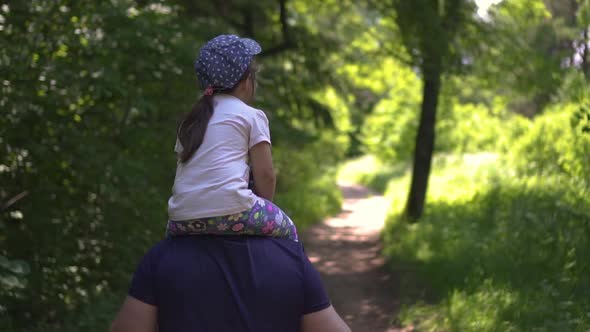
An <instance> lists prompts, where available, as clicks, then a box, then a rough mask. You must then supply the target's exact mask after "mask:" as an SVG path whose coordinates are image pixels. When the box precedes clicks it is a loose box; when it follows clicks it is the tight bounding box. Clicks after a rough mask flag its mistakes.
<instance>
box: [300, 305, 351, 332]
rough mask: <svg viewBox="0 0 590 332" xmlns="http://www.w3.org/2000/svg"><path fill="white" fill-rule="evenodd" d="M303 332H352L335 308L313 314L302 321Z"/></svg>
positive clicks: (304, 317) (305, 316)
mask: <svg viewBox="0 0 590 332" xmlns="http://www.w3.org/2000/svg"><path fill="white" fill-rule="evenodd" d="M301 332H350V328H349V327H348V325H346V323H345V322H344V321H343V320H342V318H340V316H339V315H338V313H336V310H334V307H332V306H329V307H327V308H326V309H323V310H320V311H316V312H312V313H311V314H307V315H304V316H303V318H302V319H301Z"/></svg>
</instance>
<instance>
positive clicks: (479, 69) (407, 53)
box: [0, 0, 590, 331]
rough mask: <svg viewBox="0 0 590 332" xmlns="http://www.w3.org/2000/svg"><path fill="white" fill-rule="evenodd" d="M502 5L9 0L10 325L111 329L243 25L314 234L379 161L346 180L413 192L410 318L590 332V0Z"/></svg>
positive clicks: (292, 203)
mask: <svg viewBox="0 0 590 332" xmlns="http://www.w3.org/2000/svg"><path fill="white" fill-rule="evenodd" d="M482 3H483V1H482V2H479V1H476V2H473V1H467V0H464V1H459V0H453V1H451V0H449V1H426V0H424V1H412V2H408V1H393V0H392V1H369V2H366V3H365V2H363V3H362V4H360V3H355V2H353V1H315V0H311V1H303V0H263V1H257V2H250V1H240V0H236V1H225V2H223V3H222V4H216V3H213V2H201V1H190V0H160V1H156V0H153V1H151V0H147V1H146V0H143V1H139V0H136V1H133V0H110V1H90V0H87V1H86V0H83V1H67V0H56V1H48V0H30V1H2V2H1V5H0V35H1V37H0V43H1V47H0V73H1V74H0V80H1V84H2V86H1V91H2V93H1V95H0V111H1V115H2V116H0V209H1V211H0V330H2V331H22V330H24V331H54V330H55V331H58V330H59V331H82V330H84V331H102V330H104V328H105V326H106V325H107V324H108V322H109V320H110V319H111V317H112V315H113V312H114V310H116V307H117V306H118V305H119V301H120V300H121V298H122V296H123V294H124V292H125V288H126V287H127V283H128V282H129V277H130V273H131V272H132V271H133V269H134V268H135V264H136V263H137V260H138V258H139V257H140V256H141V255H142V254H143V253H144V252H145V250H146V249H147V248H148V247H149V246H150V245H152V244H153V243H155V242H156V241H158V240H159V239H161V238H162V236H163V233H164V225H165V222H166V200H167V198H168V196H169V194H170V187H171V185H172V180H173V176H174V167H175V157H174V154H173V146H174V141H175V137H174V135H175V127H176V124H177V121H178V119H179V117H180V116H181V115H182V114H183V113H184V112H186V111H188V110H189V109H190V107H191V104H192V103H193V102H194V101H195V100H196V98H197V97H198V96H199V91H198V90H197V88H196V79H195V77H194V74H193V70H192V62H193V60H194V58H195V56H196V54H197V51H198V48H199V46H200V45H201V44H202V43H203V42H205V41H206V40H208V39H209V38H211V37H213V36H215V35H217V34H221V33H237V34H239V35H242V36H249V37H253V38H255V39H256V40H258V41H259V42H260V44H261V45H262V47H263V49H264V52H263V53H262V54H261V55H260V57H259V58H258V61H259V62H260V63H261V64H262V67H263V69H262V71H261V73H260V79H259V97H258V100H257V102H256V106H257V107H259V108H261V109H263V110H265V111H266V112H267V114H268V116H269V119H270V122H271V131H272V136H273V153H274V158H275V164H276V169H277V173H278V188H277V189H278V196H277V201H278V203H279V205H281V206H282V207H283V208H284V209H285V210H287V211H288V212H289V214H291V216H292V217H293V219H294V220H295V221H296V223H297V224H298V225H299V227H300V228H304V227H305V226H307V225H309V224H312V223H314V222H316V221H318V220H320V219H321V218H322V217H324V216H326V215H329V214H332V213H335V212H337V211H338V210H339V205H340V194H339V192H338V189H337V186H336V169H337V166H338V165H339V164H340V163H341V162H342V161H344V160H345V158H347V157H357V156H359V155H361V154H365V153H366V154H371V155H373V156H374V157H372V158H373V159H367V158H365V159H362V160H361V168H362V171H359V170H355V169H354V164H352V166H349V167H347V168H346V169H345V172H344V173H348V176H349V177H354V178H355V179H356V180H358V181H361V182H364V183H366V184H369V185H371V186H374V187H375V188H377V189H381V190H383V191H386V192H387V195H388V197H389V198H390V199H391V201H392V208H391V212H390V217H389V220H388V226H387V228H386V229H385V230H384V232H383V239H384V241H385V251H384V254H385V255H386V256H387V257H388V259H389V261H390V263H391V267H392V269H393V270H394V271H398V272H399V273H402V275H403V276H404V278H402V280H404V283H406V284H405V286H408V287H404V289H407V290H408V292H407V293H405V294H403V295H404V303H406V307H405V309H404V310H403V311H402V315H401V316H400V317H399V320H400V321H403V322H404V323H406V324H410V323H413V324H417V325H418V326H420V327H421V328H422V329H423V330H435V331H439V330H440V331H531V330H538V331H545V330H547V331H549V330H559V331H570V330H571V331H585V330H587V329H588V328H590V316H589V314H590V302H589V301H588V299H589V298H590V288H589V285H590V277H589V275H590V274H589V272H590V263H588V262H590V240H589V239H590V214H589V211H590V199H589V197H590V194H589V193H590V88H588V79H589V78H590V59H589V57H590V54H589V52H590V44H589V35H588V27H589V25H590V2H588V1H585V0H568V1H562V0H545V1H541V0H504V1H503V2H500V3H499V4H497V5H495V6H492V7H491V8H490V10H489V12H487V14H486V13H485V12H484V11H483V7H479V6H481V5H482ZM478 9H480V11H479V12H478ZM426 22H428V24H426ZM433 57H434V58H433ZM437 57H438V58H437ZM433 84H434V86H433ZM428 98H435V99H429V100H430V101H428V100H427V99H428ZM433 101H435V102H434V103H433ZM425 104H427V105H425ZM433 106H434V107H433ZM425 107H426V111H427V112H431V113H430V114H431V116H434V118H431V123H430V124H431V125H432V128H431V129H428V128H426V127H424V123H423V122H422V126H423V129H424V128H426V129H425V130H426V136H427V137H426V138H427V139H426V141H424V140H421V139H420V137H421V136H420V135H418V138H417V132H418V129H419V128H420V127H421V120H422V121H424V116H421V114H424V112H425ZM432 112H434V113H432ZM429 135H430V136H431V137H430V136H429ZM429 137H430V138H429ZM422 138H424V137H422ZM416 142H419V146H418V149H416V146H415V144H416ZM429 144H430V145H431V148H429V146H428V145H429ZM429 149H430V150H431V151H430V152H432V153H434V158H433V159H432V167H430V163H431V161H430V157H429V156H426V157H427V158H426V159H424V154H420V156H417V157H416V155H417V151H418V150H419V151H426V152H428V150H429ZM421 156H422V157H421ZM371 160H372V161H373V162H371V163H370V164H367V161H371ZM414 160H415V161H416V162H415V164H414V167H413V169H414V177H416V176H418V180H419V182H420V181H421V183H422V186H424V188H423V189H426V188H427V189H428V191H427V192H425V193H426V195H425V205H424V212H423V215H422V217H420V218H417V219H416V218H413V219H412V220H413V221H417V222H415V223H409V222H408V219H407V216H408V213H407V208H406V207H407V203H408V195H409V192H410V190H409V189H410V184H411V176H412V174H411V173H412V172H411V170H412V161H414ZM425 162H426V163H428V165H425V164H424V163H425ZM416 166H419V168H420V167H421V168H420V169H419V170H418V171H416ZM425 166H428V167H426V168H425ZM429 170H430V171H429ZM424 172H425V173H424ZM351 173H354V174H352V175H351ZM429 173H431V175H430V179H429V178H428V174H429ZM410 216H415V214H412V213H410ZM400 271H401V272H400ZM404 271H405V272H404ZM407 271H412V272H407Z"/></svg>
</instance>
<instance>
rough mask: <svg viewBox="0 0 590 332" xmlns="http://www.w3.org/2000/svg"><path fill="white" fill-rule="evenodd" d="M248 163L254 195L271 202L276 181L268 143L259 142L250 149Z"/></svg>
mask: <svg viewBox="0 0 590 332" xmlns="http://www.w3.org/2000/svg"><path fill="white" fill-rule="evenodd" d="M250 162H251V163H252V174H253V175H254V188H255V193H256V195H258V196H260V197H262V198H265V199H268V200H269V201H272V199H273V197H274V195H275V185H276V181H277V179H276V176H275V171H274V168H273V166H272V153H271V148H270V143H268V142H260V143H258V144H256V145H254V146H253V147H252V148H251V149H250Z"/></svg>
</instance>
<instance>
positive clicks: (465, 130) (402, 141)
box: [363, 72, 528, 163]
mask: <svg viewBox="0 0 590 332" xmlns="http://www.w3.org/2000/svg"><path fill="white" fill-rule="evenodd" d="M412 75H414V73H411V72H410V73H408V74H407V76H408V78H407V79H408V80H409V81H410V82H409V83H406V84H407V85H402V86H401V87H399V86H396V87H395V88H394V89H393V90H392V92H391V93H390V96H389V97H388V98H386V99H385V100H383V101H382V102H381V103H379V104H378V105H377V106H376V108H375V110H374V111H373V113H372V114H371V115H370V116H369V117H368V118H367V120H366V123H365V126H364V128H363V137H364V138H363V143H364V144H365V146H366V150H367V152H368V153H369V154H372V155H375V156H376V157H377V158H378V159H380V160H382V161H385V162H388V163H393V162H396V161H402V162H405V161H408V160H411V158H412V154H413V147H414V144H415V136H416V131H417V128H418V121H419V116H420V93H419V90H418V89H419V86H420V85H419V83H418V82H415V79H416V78H415V77H414V76H412ZM527 126H528V120H527V119H525V118H523V117H521V116H518V115H515V114H510V113H509V112H508V111H506V109H505V107H504V104H503V103H502V102H500V101H499V100H494V101H493V103H492V106H487V105H486V104H483V103H461V102H460V101H459V100H458V98H455V97H450V96H447V95H445V94H442V95H441V96H440V107H439V109H438V115H437V123H436V141H435V152H438V153H441V152H447V153H474V152H479V151H503V150H506V149H509V148H510V147H511V144H512V142H513V139H514V138H515V137H518V136H520V135H521V134H522V133H523V132H524V131H525V130H526V128H527Z"/></svg>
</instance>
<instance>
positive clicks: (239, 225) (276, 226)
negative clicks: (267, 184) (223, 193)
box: [166, 197, 298, 242]
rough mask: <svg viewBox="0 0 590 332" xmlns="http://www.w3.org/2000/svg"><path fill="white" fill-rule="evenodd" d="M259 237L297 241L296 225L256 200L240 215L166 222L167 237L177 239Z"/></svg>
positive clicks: (266, 202) (266, 203) (270, 203)
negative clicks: (185, 237)
mask: <svg viewBox="0 0 590 332" xmlns="http://www.w3.org/2000/svg"><path fill="white" fill-rule="evenodd" d="M197 234H214V235H244V234H245V235H262V236H272V237H281V238H288V239H291V240H293V241H296V242H297V241H298V237H297V228H296V227H295V224H294V223H293V221H292V220H291V218H289V216H287V215H286V214H285V212H283V210H281V209H280V208H279V207H278V206H276V205H275V204H274V203H273V202H271V201H269V200H266V199H264V198H259V197H258V198H256V203H255V204H254V206H252V208H251V209H249V210H246V211H242V212H240V213H236V214H232V215H228V216H220V217H209V218H201V219H192V220H183V221H173V220H169V221H168V226H167V227H166V236H177V235H197Z"/></svg>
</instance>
